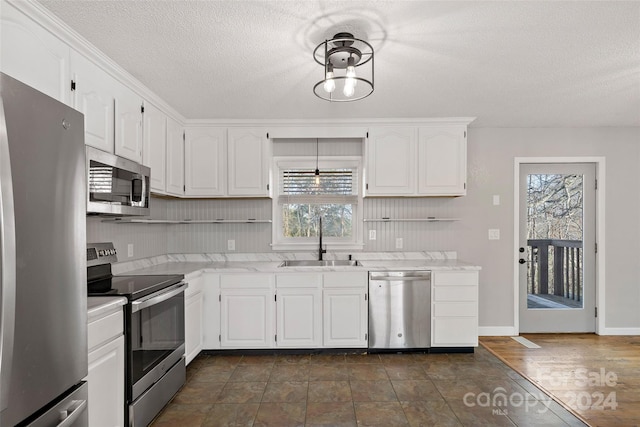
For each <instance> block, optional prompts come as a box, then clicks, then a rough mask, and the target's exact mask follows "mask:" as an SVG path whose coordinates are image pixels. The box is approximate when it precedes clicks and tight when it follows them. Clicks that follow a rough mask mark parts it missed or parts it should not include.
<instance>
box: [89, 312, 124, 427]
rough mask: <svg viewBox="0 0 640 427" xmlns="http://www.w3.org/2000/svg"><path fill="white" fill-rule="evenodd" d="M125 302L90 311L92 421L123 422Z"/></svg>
mask: <svg viewBox="0 0 640 427" xmlns="http://www.w3.org/2000/svg"><path fill="white" fill-rule="evenodd" d="M123 330H124V316H123V311H122V305H114V306H113V307H112V308H111V309H110V310H109V311H108V312H106V313H102V314H100V315H99V316H95V317H92V315H91V311H90V312H89V322H88V334H87V338H88V347H89V355H88V361H89V374H88V376H87V382H88V385H89V406H88V410H89V425H90V426H92V427H93V426H96V427H101V426H105V427H113V426H124V406H125V395H124V380H125V371H124V363H125V354H124V353H125V342H124V335H123Z"/></svg>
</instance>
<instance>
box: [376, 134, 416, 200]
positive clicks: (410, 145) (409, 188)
mask: <svg viewBox="0 0 640 427" xmlns="http://www.w3.org/2000/svg"><path fill="white" fill-rule="evenodd" d="M365 150H366V153H367V154H366V156H367V165H366V177H365V184H366V192H365V194H366V195H367V196H396V195H412V194H414V193H415V191H416V190H415V185H416V182H415V167H416V162H415V159H416V129H415V128H413V127H380V128H371V129H369V138H368V139H367V141H366V147H365Z"/></svg>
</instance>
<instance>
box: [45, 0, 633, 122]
mask: <svg viewBox="0 0 640 427" xmlns="http://www.w3.org/2000/svg"><path fill="white" fill-rule="evenodd" d="M40 3H42V4H43V5H44V6H45V7H47V8H48V9H50V10H51V11H52V12H53V13H54V14H56V15H57V16H58V17H60V18H61V19H62V20H63V21H65V22H66V23H67V24H68V25H69V26H70V27H72V28H73V29H75V30H76V31H77V32H78V33H80V34H81V35H82V36H84V37H85V38H86V39H87V40H89V41H90V42H91V43H93V44H94V45H95V46H97V47H98V48H99V49H100V50H102V51H103V52H105V53H106V54H107V55H108V56H110V57H111V58H112V59H113V60H115V61H116V62H117V63H118V64H120V65H121V66H122V67H123V68H125V69H126V70H127V71H129V72H130V73H131V74H132V75H134V76H135V77H137V78H138V79H139V80H140V81H142V82H143V83H144V84H145V85H147V86H148V87H149V88H150V89H152V90H153V91H155V92H156V93H157V94H158V95H159V96H160V97H162V98H163V99H164V100H165V101H167V102H168V103H169V104H171V105H172V106H173V107H174V108H176V109H177V110H178V111H179V112H180V113H181V114H182V115H184V116H185V117H186V118H188V119H327V118H383V117H384V118H414V117H477V120H476V122H474V124H473V125H474V126H505V127H514V126H536V127H556V126H562V127H564V126H640V2H619V1H612V2H606V1H602V2H579V1H568V2H559V1H551V2H542V1H534V2H519V1H518V2H506V1H504V2H492V1H486V2H485V1H473V2H437V1H366V2H360V1H317V0H315V1H309V0H302V1H280V0H278V1H272V0H271V1H270V0H262V1H241V0H236V1H225V0H214V1H155V0H151V1H142V0H132V1H75V0H40ZM345 30H346V31H349V32H352V33H353V34H354V35H355V36H356V37H358V38H363V39H366V40H368V41H369V42H370V43H371V44H372V45H373V46H374V48H375V49H376V53H375V75H376V81H375V83H376V88H375V92H374V93H373V94H372V95H371V96H370V97H369V98H366V99H364V100H361V101H356V102H351V103H329V102H327V101H322V100H320V99H318V98H316V96H315V95H314V94H313V92H312V87H313V85H314V84H315V83H316V82H317V81H318V80H320V78H321V76H322V67H320V66H319V65H317V64H316V63H315V62H314V61H313V57H312V51H313V48H314V47H315V46H316V45H317V44H318V43H320V42H322V41H323V40H324V39H325V38H331V36H332V35H333V34H335V33H337V32H339V31H345Z"/></svg>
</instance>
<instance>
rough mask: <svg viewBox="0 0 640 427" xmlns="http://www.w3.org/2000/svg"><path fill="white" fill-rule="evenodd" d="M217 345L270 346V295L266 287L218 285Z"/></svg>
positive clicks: (271, 337) (271, 293)
mask: <svg viewBox="0 0 640 427" xmlns="http://www.w3.org/2000/svg"><path fill="white" fill-rule="evenodd" d="M220 295H221V299H222V301H221V304H220V334H221V343H220V347H221V348H270V347H272V346H273V340H274V330H273V310H274V305H275V304H274V297H273V291H272V290H271V289H270V288H264V289H246V288H245V289H224V288H223V289H221V290H220Z"/></svg>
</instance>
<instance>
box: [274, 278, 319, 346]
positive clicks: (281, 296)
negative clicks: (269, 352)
mask: <svg viewBox="0 0 640 427" xmlns="http://www.w3.org/2000/svg"><path fill="white" fill-rule="evenodd" d="M276 314H277V318H276V331H277V338H276V344H277V346H278V347H294V348H305V347H306V348H316V347H320V346H321V345H322V337H321V335H322V294H321V290H320V289H317V288H281V289H278V294H277V304H276Z"/></svg>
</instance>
